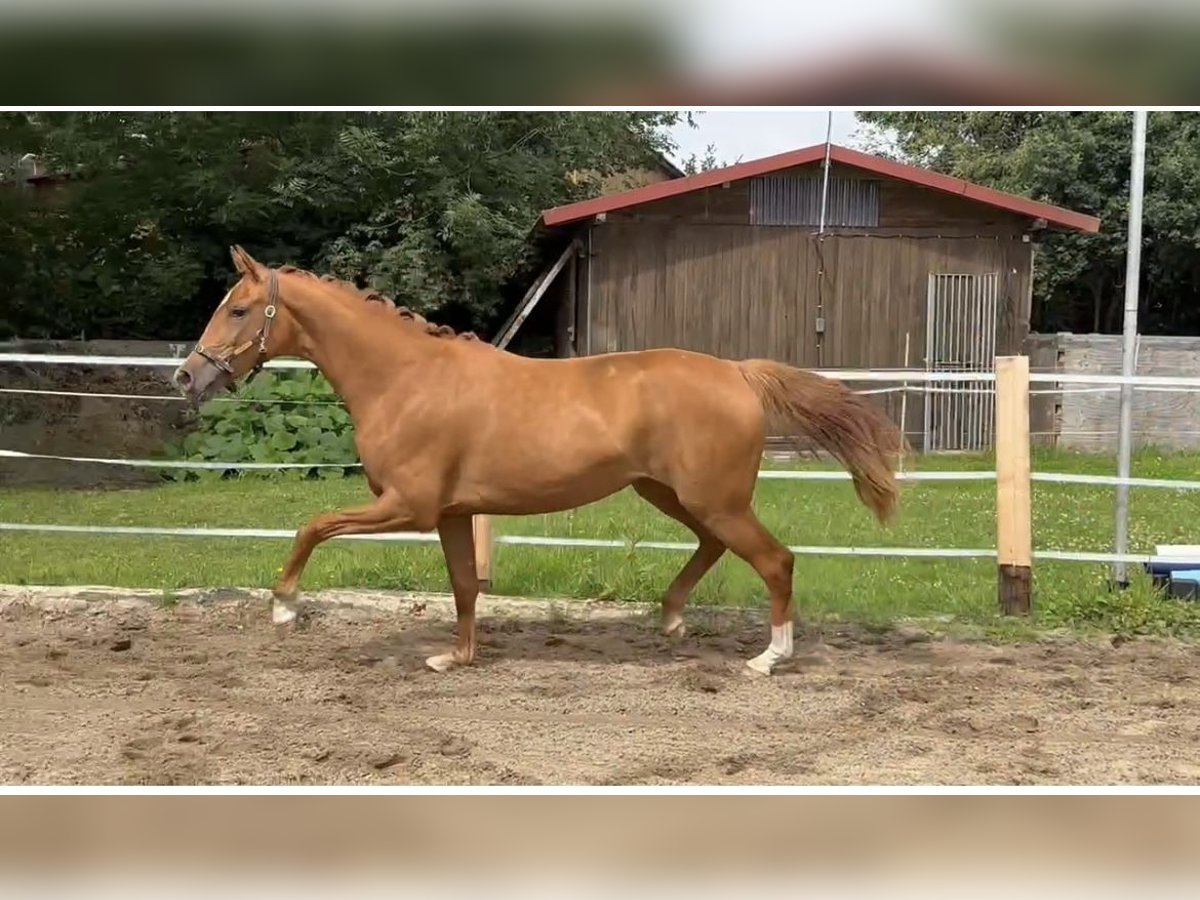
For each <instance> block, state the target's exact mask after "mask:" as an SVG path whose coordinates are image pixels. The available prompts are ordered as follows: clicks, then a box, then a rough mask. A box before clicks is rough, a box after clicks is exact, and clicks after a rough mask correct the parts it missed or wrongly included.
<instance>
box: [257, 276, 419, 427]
mask: <svg viewBox="0 0 1200 900" xmlns="http://www.w3.org/2000/svg"><path fill="white" fill-rule="evenodd" d="M281 300H282V301H283V303H284V305H285V306H286V307H287V309H288V312H290V313H291V314H292V317H293V319H294V321H295V324H296V326H297V328H298V332H299V333H298V335H297V339H296V342H295V343H296V346H295V347H294V348H291V351H292V352H293V353H295V354H296V355H297V356H300V357H301V358H303V359H306V360H308V361H309V362H311V363H312V364H313V365H315V366H316V367H317V368H318V369H319V370H320V371H321V374H322V375H324V376H325V378H326V379H328V381H329V383H330V384H331V385H332V386H333V389H334V390H335V391H336V392H337V393H338V395H339V396H340V397H341V398H342V399H343V400H344V401H345V403H346V406H347V407H348V408H349V410H350V412H351V414H352V415H356V414H361V413H362V412H363V411H364V409H365V408H366V406H367V401H368V400H369V399H370V398H371V397H372V396H374V395H376V394H377V393H378V391H379V388H380V379H381V378H383V377H405V378H409V379H410V380H412V379H414V378H415V376H405V375H404V374H403V370H404V369H406V368H412V369H413V370H414V372H415V371H416V370H417V369H418V367H419V365H420V357H421V355H422V353H423V350H424V349H425V348H424V347H422V346H421V343H422V342H421V341H420V339H419V338H417V337H416V336H414V335H408V334H405V333H404V330H403V329H402V328H396V327H385V328H381V327H380V324H381V323H380V317H379V315H378V312H377V311H376V310H372V309H370V308H369V307H368V306H367V304H366V303H365V302H356V298H344V297H339V296H336V295H334V294H332V293H331V292H329V291H327V290H321V289H320V288H319V287H318V286H316V285H311V286H310V285H302V286H299V285H298V286H297V287H296V288H295V289H293V290H291V291H288V292H287V294H286V295H281ZM386 324H387V325H389V326H390V325H392V323H390V322H389V323H386Z"/></svg>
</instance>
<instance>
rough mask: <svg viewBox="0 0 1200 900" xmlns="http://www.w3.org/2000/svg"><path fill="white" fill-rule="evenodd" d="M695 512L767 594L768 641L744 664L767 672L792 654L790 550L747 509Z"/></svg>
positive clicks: (764, 672)
mask: <svg viewBox="0 0 1200 900" xmlns="http://www.w3.org/2000/svg"><path fill="white" fill-rule="evenodd" d="M694 513H695V515H696V516H697V517H698V518H700V519H701V521H702V522H703V523H704V525H705V526H706V527H707V528H708V529H709V530H710V531H712V533H713V534H714V535H716V537H717V538H718V539H720V540H721V541H724V543H725V544H726V546H728V547H729V549H730V550H732V551H733V552H734V553H736V554H737V555H738V556H740V557H741V558H742V559H744V560H745V561H746V562H748V563H749V564H750V565H751V566H753V567H754V570H755V571H756V572H757V573H758V574H759V577H761V578H762V580H763V581H764V582H765V583H766V585H767V590H768V591H769V592H770V595H771V643H770V645H769V646H768V647H767V649H766V650H764V651H763V652H762V653H760V654H759V655H758V656H756V657H754V658H753V659H751V660H748V661H747V663H746V665H748V666H749V667H750V668H751V669H753V670H754V671H756V672H760V673H762V674H763V675H770V674H771V669H772V668H773V667H774V666H775V664H776V663H779V662H782V661H783V660H785V659H789V658H790V657H791V655H792V646H793V645H792V616H793V608H792V569H793V564H794V562H795V559H794V557H793V556H792V551H791V550H789V549H788V548H787V547H785V546H784V545H783V544H781V543H780V542H779V541H778V540H776V539H775V537H774V536H772V534H771V533H770V532H769V531H767V529H766V528H764V527H763V525H762V523H761V522H759V521H758V518H757V517H756V516H755V515H754V512H753V511H752V510H751V509H750V508H749V507H747V508H745V509H744V510H742V511H741V512H734V513H728V512H726V513H707V512H704V511H702V510H700V509H698V508H697V509H695V510H694Z"/></svg>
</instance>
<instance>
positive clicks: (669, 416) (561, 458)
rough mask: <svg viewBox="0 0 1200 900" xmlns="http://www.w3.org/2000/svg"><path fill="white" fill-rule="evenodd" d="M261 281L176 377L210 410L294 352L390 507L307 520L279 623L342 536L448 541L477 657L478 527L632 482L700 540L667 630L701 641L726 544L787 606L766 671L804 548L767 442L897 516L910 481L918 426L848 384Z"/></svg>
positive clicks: (464, 655) (233, 302)
mask: <svg viewBox="0 0 1200 900" xmlns="http://www.w3.org/2000/svg"><path fill="white" fill-rule="evenodd" d="M231 250H232V254H233V262H234V265H235V266H236V268H237V271H238V272H239V273H240V275H241V277H240V279H239V280H238V282H237V284H235V285H234V287H233V288H232V289H230V291H229V293H228V294H226V295H225V298H224V299H223V300H222V301H221V303H220V305H219V306H218V307H217V309H216V311H215V312H214V313H213V316H212V318H211V319H210V320H209V322H208V325H207V326H206V327H205V329H204V333H203V334H202V335H201V337H200V340H199V342H198V343H197V345H196V347H195V349H194V350H193V351H192V352H191V353H190V354H189V355H188V357H187V359H186V360H185V361H184V363H183V365H182V366H181V367H180V368H179V369H178V371H177V372H176V373H175V380H176V383H177V384H178V386H179V388H180V389H181V390H182V391H183V393H184V394H185V396H187V397H188V398H189V399H191V400H192V401H193V402H194V403H199V402H201V401H202V400H204V399H205V398H207V397H208V396H210V395H211V394H212V393H213V392H215V391H217V390H220V389H222V388H232V386H233V384H234V383H235V382H236V381H237V380H238V379H241V378H243V377H245V376H247V375H249V374H252V373H253V372H256V371H258V369H259V368H260V367H261V365H262V364H263V363H264V362H265V361H267V360H269V359H272V358H275V357H285V356H286V357H300V358H302V359H306V360H309V361H310V362H312V363H313V364H314V365H315V366H316V367H317V368H318V369H319V370H320V371H321V372H322V373H323V374H324V375H325V377H326V378H327V379H328V380H329V382H330V383H331V384H332V386H333V387H334V389H335V390H336V391H337V393H338V394H339V396H340V397H341V398H342V400H343V401H344V402H345V404H346V407H347V409H348V411H349V413H350V416H351V417H352V419H353V421H354V425H355V439H356V444H357V448H358V454H359V459H360V461H361V463H362V466H363V470H364V472H365V474H366V479H367V483H368V485H369V486H370V489H371V492H372V493H373V494H374V495H375V500H374V502H372V503H369V504H367V505H365V506H362V507H359V508H357V509H348V510H344V511H340V512H331V513H326V514H324V515H319V516H316V517H315V518H313V519H312V520H311V521H309V522H308V523H307V524H306V525H304V527H302V528H301V529H300V530H299V531H298V533H297V535H296V538H295V542H294V544H293V547H292V552H291V556H290V558H289V559H288V560H287V564H286V566H285V567H284V569H283V572H282V575H281V576H280V578H279V581H278V583H277V584H276V586H275V588H274V604H273V609H272V616H273V619H274V621H275V622H277V623H279V624H281V625H287V624H289V623H291V622H293V621H294V620H295V618H296V607H295V604H296V600H297V596H298V589H299V582H300V575H301V573H302V571H303V570H304V566H305V564H306V562H307V561H308V558H309V556H310V555H311V554H312V552H313V549H314V548H315V547H316V546H317V545H318V544H320V543H321V542H323V541H326V540H328V539H329V538H332V537H336V536H338V535H347V534H368V533H382V532H397V531H419V532H428V531H432V530H434V529H436V530H437V532H438V537H439V540H440V542H441V546H442V550H443V553H444V554H445V560H446V568H447V570H448V573H449V578H450V584H451V586H452V588H453V591H454V602H455V608H456V610H457V641H456V645H455V647H454V649H453V650H452V651H451V652H449V653H445V654H440V655H437V656H433V657H430V658H429V659H428V660H426V664H427V665H428V666H429V667H430V668H431V669H434V670H435V671H438V672H442V671H445V670H447V669H449V668H451V667H452V666H455V665H467V664H470V663H471V662H472V661H473V659H474V657H475V601H476V597H477V595H478V592H479V581H478V578H477V577H476V573H475V553H474V536H473V533H472V527H471V517H472V516H473V515H476V514H493V515H530V514H537V513H548V512H556V511H560V510H567V509H571V508H574V507H578V506H582V505H584V504H588V503H592V502H594V501H597V500H600V499H602V498H604V497H607V496H608V495H610V494H613V493H616V492H617V491H620V490H622V489H624V488H626V487H629V486H632V487H633V489H634V490H635V491H637V493H638V494H640V495H641V496H642V497H643V498H644V499H645V500H647V501H648V502H649V503H651V504H653V505H654V506H655V507H657V508H658V509H659V510H660V511H662V512H663V513H665V514H666V515H668V516H670V517H671V518H673V519H676V520H678V521H679V522H681V523H683V524H684V525H685V526H686V527H687V528H689V529H690V530H691V531H693V532H694V533H695V534H696V537H697V538H698V540H699V545H698V547H697V549H696V551H695V553H694V554H693V555H692V557H691V559H690V560H688V562H687V564H686V565H684V567H683V569H682V570H681V571H680V572H679V574H678V575H677V576H676V577H675V579H674V580H673V581H672V582H671V584H670V585H669V586H668V587H667V589H666V592H665V594H664V596H663V599H662V627H663V630H664V632H665V633H666V634H676V633H681V631H682V625H683V608H684V605H685V603H686V601H687V598H688V595H689V594H690V592H691V591H692V589H693V588H694V587H695V586H696V584H697V582H699V581H700V579H701V578H702V577H703V576H704V574H705V573H706V572H707V571H708V570H709V569H711V568H712V566H713V565H714V564H715V563H716V562H717V560H718V559H720V557H721V556H722V554H723V553H724V552H725V550H726V549H729V550H732V551H733V552H734V553H735V554H737V555H738V556H739V557H741V558H742V559H743V560H745V561H746V562H747V563H749V564H750V566H752V567H753V568H754V570H755V571H756V572H757V573H758V574H759V576H760V577H761V578H762V579H763V581H764V582H765V583H766V586H767V589H768V591H769V592H770V597H771V639H770V643H769V645H768V646H767V648H766V650H764V651H763V652H762V653H761V654H759V655H758V656H756V657H754V658H753V659H751V660H749V661H748V662H747V665H748V666H750V668H751V669H753V670H754V671H756V672H760V673H763V674H770V672H771V669H772V667H773V666H774V665H775V664H776V663H778V662H779V661H781V660H784V659H787V658H788V657H790V656H791V655H792V649H793V630H792V623H793V607H792V563H793V557H792V553H791V551H790V550H788V548H787V547H786V546H784V545H783V544H781V543H780V542H779V541H778V540H776V539H775V537H774V536H772V535H771V534H770V533H769V532H768V531H767V529H766V528H764V527H763V526H762V524H761V523H760V522H759V520H758V519H757V518H756V517H755V515H754V512H753V510H752V508H751V502H752V499H753V496H754V489H755V486H756V483H757V477H758V468H759V464H760V462H761V460H762V455H763V449H764V444H765V440H766V437H767V435H769V434H776V435H790V436H794V437H807V438H809V439H812V440H814V441H815V442H816V443H817V444H818V445H820V446H821V447H823V448H824V449H825V450H826V451H828V452H829V453H831V454H832V455H833V456H834V457H835V458H837V459H838V460H839V461H840V462H841V463H842V464H843V466H845V468H846V469H848V470H849V472H850V474H851V475H852V477H853V483H854V487H855V490H856V492H857V495H858V497H859V499H860V500H861V501H862V502H863V503H864V504H865V505H866V506H867V507H868V508H869V509H870V510H871V511H872V512H873V513H874V514H875V516H876V517H877V518H878V519H879V521H880V522H883V523H886V522H887V521H888V520H889V519H890V518H891V516H892V514H893V513H894V511H895V508H896V505H897V502H898V490H897V486H896V480H895V477H894V465H895V463H896V461H897V458H898V454H899V452H900V450H901V449H902V444H903V440H904V439H903V436H902V434H901V432H900V430H899V429H898V428H897V427H896V426H895V425H894V424H893V423H892V422H891V421H890V420H889V419H888V418H887V417H886V416H885V415H884V414H883V413H882V411H881V410H879V409H878V408H877V407H875V406H874V405H872V403H871V402H870V401H868V400H867V399H865V398H864V397H862V396H860V395H858V394H855V393H854V392H852V391H850V390H848V389H847V388H846V387H845V386H844V385H842V384H840V383H839V382H836V381H833V380H830V379H827V378H823V377H821V376H819V375H816V374H814V373H811V372H805V371H802V370H800V369H796V368H792V367H789V366H786V365H783V364H781V363H777V362H773V361H770V360H761V359H751V360H742V361H732V360H725V359H719V358H716V357H713V356H708V355H705V354H703V353H695V352H689V351H684V350H675V349H656V350H643V351H637V352H623V353H603V354H599V355H596V356H588V357H581V358H577V359H531V358H527V357H522V356H517V355H515V354H512V353H508V352H506V351H503V350H499V349H497V348H495V347H493V346H492V345H491V344H488V343H485V342H482V341H479V340H476V339H475V338H474V335H458V334H455V333H454V332H453V331H451V330H450V329H448V328H445V327H444V326H443V327H438V326H435V325H432V324H430V323H429V322H427V321H425V320H424V319H423V318H421V317H420V316H417V315H415V314H413V313H411V312H409V311H408V310H405V309H402V308H401V309H398V308H397V307H395V306H394V305H393V304H392V302H391V301H390V300H388V299H387V298H385V297H382V296H380V295H379V294H376V293H368V292H365V291H360V290H359V289H358V288H356V287H354V286H353V285H351V284H349V283H347V282H343V281H339V280H337V279H334V278H331V277H329V276H323V277H317V276H315V275H313V274H311V273H309V272H305V271H301V270H298V269H295V268H292V267H290V266H285V267H281V268H278V269H273V268H268V267H267V266H264V265H263V264H261V263H259V262H257V261H256V260H254V259H252V258H251V257H250V255H249V254H248V253H246V251H245V250H243V249H242V248H241V247H233V248H231Z"/></svg>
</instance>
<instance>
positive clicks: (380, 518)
mask: <svg viewBox="0 0 1200 900" xmlns="http://www.w3.org/2000/svg"><path fill="white" fill-rule="evenodd" d="M422 519H424V520H425V521H424V522H422V521H421V520H422ZM422 525H424V527H422ZM432 527H433V525H432V522H430V521H429V517H428V516H424V517H422V516H418V515H416V514H415V512H414V510H413V507H412V505H411V504H410V503H407V502H405V499H404V498H403V497H401V496H400V495H399V494H397V493H394V492H385V493H383V494H381V495H380V496H379V497H378V499H376V500H375V502H374V503H372V504H370V505H369V506H362V507H358V508H357V509H347V510H341V511H338V512H331V513H324V514H322V515H319V516H316V517H314V518H313V519H311V520H310V521H309V522H308V523H307V524H306V525H305V526H304V527H303V528H301V529H300V530H299V531H298V532H297V533H296V539H295V541H294V542H293V544H292V554H291V556H290V557H288V561H287V565H285V566H284V567H283V574H282V575H281V576H280V577H279V581H278V582H277V583H276V585H275V590H274V595H275V603H274V605H273V607H272V610H271V619H272V621H274V622H275V624H277V625H287V624H289V623H291V622H293V621H295V619H296V612H297V611H296V601H297V598H298V596H299V585H300V575H301V573H303V571H304V567H305V565H306V564H307V563H308V558H309V557H310V556H311V555H312V552H313V550H314V549H316V546H317V545H318V544H320V543H322V542H323V541H327V540H329V539H330V538H335V537H338V536H339V535H344V534H380V533H382V532H387V531H428V530H429V529H430V528H432Z"/></svg>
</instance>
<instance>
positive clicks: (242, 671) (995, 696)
mask: <svg viewBox="0 0 1200 900" xmlns="http://www.w3.org/2000/svg"><path fill="white" fill-rule="evenodd" d="M117 597H120V599H114V598H117ZM153 597H154V595H153V594H148V595H147V594H143V595H141V596H140V597H139V596H138V595H137V594H136V592H122V593H121V594H113V593H104V592H98V591H93V592H90V593H89V592H87V591H80V590H74V591H67V590H46V589H39V590H37V591H32V590H25V589H20V588H10V589H5V590H4V591H3V592H0V705H2V706H0V782H3V783H6V784H81V783H84V784H389V783H390V784H397V783H398V784H407V783H412V784H511V785H522V784H602V785H619V784H1040V783H1050V784H1130V783H1142V784H1151V783H1169V784H1200V692H1198V691H1197V676H1198V674H1200V648H1197V647H1194V646H1188V645H1183V644H1176V643H1167V642H1141V641H1138V642H1128V643H1123V644H1120V645H1119V646H1112V643H1111V642H1103V643H1095V644H1087V643H1081V642H1076V641H1067V640H1060V639H1055V640H1047V641H1044V642H1040V643H1026V644H1021V645H1013V646H993V645H989V644H983V643H974V642H966V641H953V640H947V639H941V638H932V639H931V638H930V636H929V635H927V634H925V633H923V632H920V631H917V630H910V629H899V630H896V631H889V632H886V633H875V632H871V631H867V630H864V629H861V628H849V627H847V628H825V629H823V630H821V631H820V632H816V631H812V632H808V633H805V634H804V635H803V636H802V637H801V638H800V646H799V648H798V651H797V657H796V659H795V660H794V661H793V662H792V663H791V664H790V665H788V666H787V667H786V668H781V669H780V670H779V671H778V672H777V674H776V675H775V676H773V677H771V678H769V679H766V678H762V677H760V676H755V675H754V674H752V673H750V672H748V671H747V670H746V669H745V666H744V665H743V661H744V659H745V658H747V657H748V656H752V655H753V654H755V653H757V652H758V651H759V650H761V649H762V646H763V642H764V640H765V639H766V636H767V634H766V629H765V627H764V626H763V625H762V624H758V623H755V622H752V621H748V620H746V619H735V618H731V617H728V616H726V617H724V619H725V621H719V620H717V619H713V618H712V617H705V616H704V615H703V614H702V613H701V612H700V611H699V610H693V611H692V612H691V617H690V619H689V622H690V624H691V627H692V634H691V635H689V637H687V638H686V639H685V640H684V641H683V642H682V643H681V644H673V643H672V642H669V641H668V640H667V639H665V638H663V637H661V636H659V635H658V634H657V632H656V631H655V628H654V625H655V623H656V621H657V619H656V617H647V616H646V614H644V613H640V612H637V613H633V614H630V613H629V612H627V611H625V610H623V609H622V610H613V609H612V608H605V607H600V606H595V607H590V609H592V610H593V612H592V613H590V614H589V615H588V616H586V617H585V616H580V615H576V614H575V613H572V614H571V615H570V616H564V615H561V614H554V613H551V614H547V613H546V612H545V610H546V609H547V608H548V607H547V606H546V605H545V604H541V605H537V604H522V603H520V602H509V603H505V602H503V601H489V602H485V603H482V604H481V613H482V614H483V616H484V618H483V619H482V620H481V623H480V639H481V643H482V646H481V648H480V658H479V659H478V661H477V663H476V665H475V666H474V667H473V668H470V669H460V670H456V671H453V672H451V673H449V674H446V675H437V674H435V673H433V672H430V671H427V670H425V669H424V667H423V665H422V660H423V659H424V658H425V657H426V656H427V655H428V654H430V653H432V652H434V651H438V650H442V649H444V648H445V647H446V645H447V642H449V641H450V640H451V636H452V633H453V631H452V629H453V617H452V613H449V610H450V607H449V605H448V604H447V602H446V601H445V600H444V599H441V598H424V599H422V598H406V597H396V596H393V597H378V596H376V597H370V598H368V597H364V596H363V595H348V594H336V593H331V594H324V595H321V597H320V598H319V599H320V601H321V604H322V605H320V606H318V607H317V608H316V609H315V610H314V612H313V614H312V615H311V617H310V618H309V621H308V622H307V623H306V624H305V626H304V627H303V628H302V629H301V630H299V631H296V632H293V633H291V634H288V635H286V636H281V635H279V634H277V633H276V630H275V628H274V626H272V625H271V624H270V621H269V613H268V607H267V604H266V601H265V600H264V599H262V598H261V597H259V596H253V597H252V596H249V595H244V594H243V595H238V594H234V595H230V596H226V597H223V598H222V597H216V598H214V597H208V598H206V599H205V600H204V602H193V601H192V600H185V602H183V603H180V604H179V605H176V606H173V607H165V606H163V605H162V603H161V601H158V602H156V601H155V600H154V599H152V598H153Z"/></svg>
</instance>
